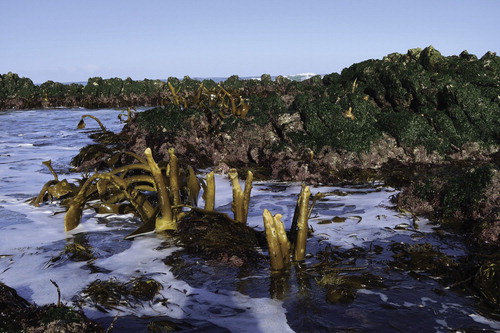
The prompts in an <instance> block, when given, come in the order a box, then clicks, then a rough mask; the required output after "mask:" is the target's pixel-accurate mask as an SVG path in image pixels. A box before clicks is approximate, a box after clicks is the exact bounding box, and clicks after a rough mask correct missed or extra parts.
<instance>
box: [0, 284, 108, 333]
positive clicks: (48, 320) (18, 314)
mask: <svg viewBox="0 0 500 333" xmlns="http://www.w3.org/2000/svg"><path fill="white" fill-rule="evenodd" d="M0 332H30V333H35V332H36V333H38V332H40V333H41V332H44V333H45V332H54V333H55V332H68V333H84V332H85V333H91V332H104V329H103V328H102V327H101V326H100V325H99V324H96V323H94V322H92V321H90V320H89V319H88V318H87V317H85V315H84V314H83V313H82V312H80V311H77V310H75V309H73V308H71V307H68V306H65V305H60V306H57V305H54V304H52V305H44V306H36V305H33V304H31V303H29V302H28V301H26V300H25V299H24V298H22V297H20V296H19V295H18V294H17V292H16V291H15V290H14V289H12V288H10V287H8V286H6V285H5V284H3V283H1V282H0Z"/></svg>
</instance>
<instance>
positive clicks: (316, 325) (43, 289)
mask: <svg viewBox="0 0 500 333" xmlns="http://www.w3.org/2000/svg"><path fill="white" fill-rule="evenodd" d="M119 113H120V111H118V110H92V111H89V110H83V109H56V110H30V111H0V281H2V282H4V283H5V284H7V285H9V286H11V287H13V288H15V289H16V290H18V292H19V294H20V295H21V296H23V297H25V298H27V299H28V300H30V301H32V302H36V303H37V304H45V303H54V302H56V301H57V292H56V289H55V287H54V286H53V285H52V283H51V282H50V280H53V281H55V282H56V283H57V284H58V285H59V287H60V289H61V292H62V300H63V302H65V303H68V304H73V302H80V303H79V304H83V305H82V306H83V309H84V310H85V312H86V313H87V315H89V316H90V317H92V318H95V319H97V320H98V321H101V322H102V323H103V324H104V325H109V323H110V322H111V321H112V320H113V317H115V316H116V315H117V314H118V316H119V317H118V320H117V321H116V323H115V326H114V327H115V329H114V331H115V332H119V331H131V330H133V331H146V326H147V325H148V324H150V323H151V322H152V321H155V322H156V323H157V324H158V323H159V322H160V320H166V319H169V320H173V321H176V322H177V323H180V324H179V325H180V326H181V327H182V328H183V329H184V330H185V331H204V332H210V331H211V332H223V331H232V332H287V331H289V332H292V331H296V332H303V331H350V332H371V331H381V332H449V331H481V332H485V331H486V332H493V331H495V330H500V322H498V321H495V320H493V319H491V318H492V314H491V311H489V310H488V309H487V308H480V307H479V306H478V302H477V300H476V299H475V298H474V297H471V296H468V295H463V294H460V293H456V292H454V291H452V290H450V289H448V288H446V286H447V285H446V282H443V281H440V279H439V278H436V277H433V276H431V275H429V274H426V273H424V272H418V271H415V270H409V269H407V267H401V266H397V265H395V264H394V257H395V255H396V254H397V253H398V252H397V251H398V249H399V248H400V247H402V246H403V245H402V244H410V245H412V244H413V245H414V244H424V243H429V244H432V245H433V246H434V247H435V248H439V250H440V251H441V252H442V253H445V254H446V255H448V256H449V257H450V258H453V259H456V260H459V259H460V258H461V257H462V256H463V255H464V254H465V248H464V246H463V244H462V243H461V240H460V239H458V238H457V237H455V236H453V235H446V234H444V235H443V234H442V233H440V234H436V233H433V232H432V231H433V226H432V225H431V224H430V223H429V222H428V221H426V220H424V219H420V220H416V219H415V218H414V217H412V216H410V215H408V214H404V213H400V212H397V211H396V210H394V209H393V207H392V206H391V203H390V197H391V196H392V195H394V194H396V193H397V191H396V190H394V189H391V188H387V187H384V186H383V185H382V184H367V185H366V186H357V187H356V186H351V187H317V188H312V193H313V194H314V193H316V192H322V193H325V194H326V196H325V198H324V199H322V200H321V201H319V202H318V203H317V205H316V207H315V209H314V211H313V214H312V217H311V220H310V225H311V227H312V228H313V229H314V232H313V233H312V235H311V238H310V239H309V240H308V252H309V253H311V254H316V255H311V256H309V257H308V259H307V260H306V262H305V263H304V264H303V265H300V267H299V266H296V267H293V268H292V269H291V270H290V272H288V273H287V274H283V275H276V274H271V273H270V271H269V268H268V265H267V263H263V264H262V265H257V267H247V268H241V269H240V268H233V267H226V266H217V265H209V264H207V263H205V262H203V261H202V260H200V259H199V258H193V257H190V256H188V255H186V254H182V252H177V251H180V250H181V249H180V248H178V247H175V246H172V245H171V242H169V240H168V239H165V238H164V237H162V236H161V235H154V234H149V235H145V236H142V237H138V238H137V239H135V240H134V241H128V240H124V239H123V237H124V236H125V235H126V234H128V233H130V232H131V231H133V230H134V229H135V228H137V226H138V220H137V219H136V218H134V217H133V216H132V215H123V216H116V215H99V214H95V213H94V212H93V211H90V210H89V211H86V212H85V214H84V218H83V220H82V223H81V224H80V225H79V226H78V227H77V228H76V229H75V230H74V231H72V232H71V233H65V232H64V228H63V216H64V214H62V213H61V214H59V212H61V211H62V208H60V207H59V206H58V205H57V204H56V203H53V204H43V205H41V206H40V207H38V208H35V207H33V206H30V205H28V204H26V203H25V201H26V200H27V199H28V198H31V197H33V196H35V195H37V194H38V192H39V191H40V189H41V188H42V186H43V184H44V183H45V182H47V181H48V180H50V179H52V175H51V174H50V172H49V171H48V170H47V169H46V167H45V166H44V165H42V161H45V160H48V159H51V160H52V162H53V166H54V168H55V169H56V171H57V172H58V173H59V174H60V178H61V179H62V178H66V179H68V180H70V181H71V180H72V179H74V178H76V177H79V176H80V175H78V174H71V173H68V170H69V161H70V160H71V158H72V157H73V156H74V155H76V154H77V152H78V150H79V149H80V148H81V147H82V146H84V145H86V144H88V143H91V140H90V139H88V138H87V134H88V132H89V131H91V130H98V127H97V124H95V123H93V121H92V120H90V119H88V120H87V121H86V122H87V124H88V128H87V129H85V130H76V124H77V123H78V121H79V120H80V117H81V116H82V115H84V114H93V115H95V116H97V117H99V118H100V119H101V120H102V121H103V123H104V124H105V125H106V126H107V127H108V129H110V130H113V131H119V130H120V128H121V126H122V124H120V122H119V121H118V119H117V116H118V114H119ZM299 191H300V184H294V183H278V182H257V183H255V184H254V188H253V191H252V199H251V203H250V214H249V222H248V223H249V225H250V226H254V227H256V228H258V229H262V211H263V210H264V209H268V210H270V211H271V212H272V213H273V214H276V213H280V214H283V216H284V218H283V221H284V222H285V223H286V227H287V228H289V227H290V220H291V217H292V215H293V210H294V207H295V201H296V196H297V194H298V193H299ZM216 206H217V209H218V210H221V211H224V212H227V213H230V209H231V190H230V184H229V181H228V180H227V179H226V178H225V177H224V176H218V177H217V198H216ZM72 242H79V243H84V244H88V245H90V246H91V248H92V250H93V259H91V260H88V261H75V260H72V259H71V258H69V257H67V256H64V255H61V251H62V250H63V249H64V247H65V245H66V244H68V243H72ZM317 253H323V256H324V257H328V258H329V260H333V259H335V260H337V261H338V266H339V267H350V268H355V269H359V271H355V272H349V271H346V272H341V273H340V276H343V277H344V278H346V279H347V278H352V277H353V276H354V277H359V276H361V275H363V274H364V276H365V277H366V276H368V275H370V276H373V277H372V280H373V284H371V285H367V286H364V287H360V288H358V289H357V292H356V293H355V297H354V298H353V299H351V300H349V301H348V302H345V303H337V304H333V303H331V302H328V301H327V299H326V298H327V289H328V288H327V287H324V286H322V285H320V284H318V280H320V278H321V274H320V272H319V271H318V270H316V269H315V266H314V265H315V264H317V263H318V262H319V259H318V255H317ZM169 258H170V259H169ZM172 258H174V259H172ZM179 263H181V264H182V267H181V265H180V264H179ZM137 277H147V278H153V279H155V280H156V281H159V282H161V283H162V285H163V289H162V291H161V296H160V297H158V298H157V299H156V300H154V301H151V302H143V303H141V304H129V305H123V306H119V307H118V308H117V309H107V311H108V312H103V311H101V310H102V309H99V308H98V307H96V306H94V305H92V303H91V302H83V303H82V300H83V301H85V297H84V296H83V295H82V290H83V289H84V288H85V287H86V286H87V285H89V284H90V283H92V282H93V281H96V280H98V279H100V280H102V281H106V280H109V279H110V278H113V279H115V280H117V281H122V282H126V281H129V280H130V279H131V278H137ZM75 304H76V303H75ZM158 325H159V324H158Z"/></svg>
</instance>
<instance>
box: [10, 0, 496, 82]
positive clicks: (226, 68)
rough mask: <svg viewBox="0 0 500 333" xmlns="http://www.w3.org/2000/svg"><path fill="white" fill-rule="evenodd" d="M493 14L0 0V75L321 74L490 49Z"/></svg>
mask: <svg viewBox="0 0 500 333" xmlns="http://www.w3.org/2000/svg"><path fill="white" fill-rule="evenodd" d="M499 15H500V0H474V1H472V0H469V1H465V0H464V1H462V0H432V1H431V0H420V1H405V0H311V1H305V0H301V1H295V0H288V1H284V0H266V1H263V0H252V1H241V0H220V1H219V0H210V1H208V0H177V1H170V0H144V1H139V0H133V1H131V0H45V1H41V0H0V74H4V73H7V72H14V73H18V74H19V75H20V76H25V77H29V78H31V79H32V80H33V81H34V82H36V83H41V82H45V81H47V80H53V81H59V82H71V81H86V80H87V79H88V78H89V77H92V76H102V77H103V78H109V77H121V78H126V77H128V76H130V77H132V78H133V79H144V78H149V79H166V78H168V77H169V76H177V77H183V76H184V75H189V76H191V77H213V76H230V75H233V74H236V75H239V76H260V75H261V74H263V73H268V74H271V75H278V74H284V75H286V74H298V73H304V72H313V73H318V74H326V73H332V72H340V71H341V70H342V69H343V68H344V67H348V66H350V65H351V64H353V63H355V62H359V61H363V60H366V59H371V58H374V59H380V58H382V57H383V56H384V55H386V54H388V53H392V52H400V53H401V52H402V53H405V52H406V51H407V50H408V49H410V48H415V47H421V48H424V47H426V46H428V45H433V46H434V47H435V48H436V49H438V50H439V51H440V52H441V53H442V54H444V55H453V54H459V53H460V52H461V51H463V50H468V51H469V53H473V54H476V55H478V56H482V55H483V54H484V53H485V52H487V51H494V52H500V19H499Z"/></svg>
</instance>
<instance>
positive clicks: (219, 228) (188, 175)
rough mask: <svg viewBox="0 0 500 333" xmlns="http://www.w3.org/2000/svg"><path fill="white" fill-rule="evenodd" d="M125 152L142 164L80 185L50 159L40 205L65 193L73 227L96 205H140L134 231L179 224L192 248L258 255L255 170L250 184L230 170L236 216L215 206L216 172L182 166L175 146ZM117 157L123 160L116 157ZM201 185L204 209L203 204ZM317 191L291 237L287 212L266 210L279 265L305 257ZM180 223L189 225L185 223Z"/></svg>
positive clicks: (130, 208) (232, 259)
mask: <svg viewBox="0 0 500 333" xmlns="http://www.w3.org/2000/svg"><path fill="white" fill-rule="evenodd" d="M93 118H95V117H93ZM124 154H127V155H130V156H132V157H133V158H134V159H136V160H137V163H133V164H128V165H120V166H117V167H116V168H113V169H111V170H110V171H108V172H97V173H94V174H93V175H91V176H89V177H86V178H84V179H81V180H79V181H77V184H70V183H68V182H67V180H62V181H59V177H58V175H57V174H56V172H55V171H54V170H53V168H52V167H51V163H50V161H46V162H43V163H44V164H45V165H46V166H47V167H48V168H49V169H50V171H51V172H52V174H53V176H54V180H51V181H48V182H47V183H46V184H45V185H44V186H43V188H42V190H41V191H40V193H39V195H38V196H37V197H35V198H34V199H32V201H31V203H32V204H33V205H35V206H38V205H40V203H41V202H43V201H46V200H53V199H61V200H63V201H61V204H63V205H64V206H67V211H66V213H65V217H64V228H65V230H66V231H71V230H73V229H75V228H76V227H77V226H78V225H79V223H80V220H81V218H82V214H83V210H84V209H85V208H86V207H88V206H90V207H92V208H94V209H95V211H96V212H98V213H113V214H122V213H129V212H133V213H135V214H136V215H138V216H139V218H140V220H141V221H142V223H143V224H142V225H141V226H140V227H139V228H138V229H137V230H136V231H134V232H133V233H131V234H130V235H128V236H127V238H133V237H136V236H138V235H141V234H144V233H148V232H152V231H155V232H157V233H159V232H164V231H170V232H175V231H176V234H177V235H178V236H179V238H180V240H181V241H182V240H183V241H184V243H185V244H186V245H187V247H188V248H191V249H198V252H203V253H204V255H205V256H209V257H211V258H213V259H217V260H219V261H225V262H228V263H231V264H233V265H242V264H244V263H246V262H249V261H255V260H256V258H258V257H259V255H258V254H257V252H256V249H255V248H256V246H258V245H259V242H258V240H257V238H258V237H257V235H256V232H255V231H254V230H253V229H251V228H249V227H247V226H246V222H247V217H248V209H249V202H250V195H251V190H252V182H253V173H252V172H251V171H248V172H247V176H246V180H245V186H244V188H242V187H241V185H240V182H239V177H238V172H237V171H236V169H231V170H230V171H229V180H230V181H231V184H232V192H233V202H232V211H233V213H234V217H233V218H230V217H229V216H228V215H227V214H225V213H221V212H217V211H215V210H214V206H215V193H216V191H215V180H214V173H213V172H210V173H208V174H207V175H206V176H205V177H204V178H198V176H197V175H196V173H195V171H194V169H193V168H192V167H190V166H188V167H186V168H182V167H181V166H180V165H179V161H178V158H177V156H176V155H175V151H174V149H169V160H168V163H166V162H165V163H161V162H160V163H157V162H156V161H155V159H154V157H153V154H152V151H151V149H149V148H147V149H146V150H145V151H144V155H145V157H142V156H139V155H137V154H135V153H130V152H125V153H124ZM111 160H113V161H117V159H116V158H113V157H112V158H111ZM202 189H203V199H204V202H205V206H204V208H200V207H198V200H199V196H200V191H201V190H202ZM310 196H311V192H310V189H309V187H308V186H303V188H302V191H301V193H300V195H299V198H298V201H297V209H296V212H295V216H294V217H293V223H292V228H291V231H290V235H291V237H292V242H290V241H289V240H288V238H287V234H286V232H285V229H284V226H283V223H282V222H281V220H280V219H281V215H279V214H277V215H275V216H272V215H271V213H270V212H269V211H268V210H265V211H264V214H263V217H264V222H265V229H266V240H267V246H268V248H269V255H270V261H271V268H272V269H273V270H283V269H286V268H287V266H288V265H289V264H290V260H291V257H292V259H293V260H294V261H297V262H299V261H303V260H304V259H305V251H306V240H307V234H308V231H309V228H308V225H307V221H308V219H309V216H310V214H311V212H312V208H313V205H314V203H315V201H316V200H317V199H318V198H320V197H321V194H317V195H315V196H314V200H313V202H312V204H311V205H310ZM179 225H181V226H182V227H181V228H179ZM193 239H195V241H194V242H193V241H192V240H193ZM291 245H292V247H291ZM72 250H73V249H72V248H70V249H68V251H69V252H75V253H77V254H79V253H80V252H81V251H72ZM77 250H78V249H77ZM78 257H80V256H78Z"/></svg>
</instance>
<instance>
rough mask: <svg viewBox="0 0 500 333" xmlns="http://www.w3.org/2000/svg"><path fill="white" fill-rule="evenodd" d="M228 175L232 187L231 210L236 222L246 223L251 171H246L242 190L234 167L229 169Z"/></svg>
mask: <svg viewBox="0 0 500 333" xmlns="http://www.w3.org/2000/svg"><path fill="white" fill-rule="evenodd" d="M228 175H229V179H230V180H231V184H232V187H233V205H232V210H233V213H234V219H235V220H236V221H238V222H241V223H246V222H247V217H248V205H249V202H250V193H251V192H252V181H253V173H252V172H251V171H248V173H247V178H246V181H245V189H244V190H242V189H241V186H240V182H239V181H238V171H236V169H230V170H229V174H228Z"/></svg>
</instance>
